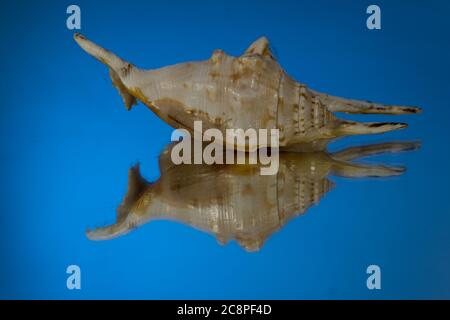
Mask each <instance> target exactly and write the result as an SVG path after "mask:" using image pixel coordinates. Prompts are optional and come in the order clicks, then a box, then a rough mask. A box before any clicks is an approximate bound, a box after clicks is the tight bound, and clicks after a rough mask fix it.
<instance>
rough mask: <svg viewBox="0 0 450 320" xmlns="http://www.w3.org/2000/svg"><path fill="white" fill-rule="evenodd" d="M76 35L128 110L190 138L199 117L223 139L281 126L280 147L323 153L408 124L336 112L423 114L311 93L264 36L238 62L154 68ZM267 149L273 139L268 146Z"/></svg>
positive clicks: (218, 55) (215, 58)
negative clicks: (334, 144)
mask: <svg viewBox="0 0 450 320" xmlns="http://www.w3.org/2000/svg"><path fill="white" fill-rule="evenodd" d="M74 38H75V40H76V42H77V43H78V44H79V45H80V46H81V47H82V48H83V49H84V50H85V51H87V52H88V53H89V54H91V55H92V56H94V57H95V58H96V59H98V60H100V61H101V62H102V63H104V64H105V65H106V66H108V67H109V70H110V76H111V79H112V82H113V84H114V86H115V87H116V88H117V89H118V90H119V92H120V94H121V96H122V99H123V101H124V103H125V106H126V108H127V109H128V110H129V109H131V107H132V106H133V105H135V104H136V103H137V100H139V101H141V102H142V103H144V104H145V105H146V106H147V107H148V108H150V109H151V110H152V111H153V112H154V113H156V114H157V115H158V116H159V117H160V118H161V119H162V120H163V121H165V122H166V123H168V124H169V125H171V126H172V127H174V128H183V129H187V130H189V131H190V132H191V133H193V131H194V121H199V120H201V121H202V129H203V130H206V129H209V128H216V129H219V130H220V131H221V132H222V134H223V136H224V137H226V133H225V131H226V129H243V130H247V129H250V128H252V129H255V130H258V129H269V130H270V129H279V147H280V148H282V149H287V150H295V151H317V150H324V149H325V148H326V145H327V143H328V142H329V141H331V140H332V139H335V138H338V137H342V136H348V135H356V134H370V133H382V132H386V131H391V130H397V129H401V128H404V127H406V124H404V123H392V122H389V123H378V122H368V123H359V122H354V121H348V120H340V119H338V118H336V117H335V116H334V114H333V112H345V113H364V114H411V113H418V112H420V109H419V108H416V107H403V106H387V105H382V104H378V103H372V102H368V101H359V100H350V99H344V98H339V97H334V96H331V95H327V94H323V93H319V92H316V91H313V90H311V89H309V88H307V86H306V85H304V84H301V83H299V82H296V81H295V80H294V79H292V78H291V77H290V76H289V75H287V74H286V72H285V71H284V70H283V69H282V68H281V66H280V65H279V64H278V62H277V61H276V60H275V59H274V57H273V55H272V53H271V51H270V49H269V42H268V40H267V39H266V38H265V37H262V38H260V39H258V40H256V41H255V42H254V43H253V44H251V45H250V47H249V48H248V49H247V50H246V51H245V52H244V54H243V55H241V56H239V57H233V56H230V55H228V54H226V53H224V52H223V51H222V50H215V51H214V52H213V54H212V56H211V57H210V58H209V59H208V60H205V61H199V62H187V63H180V64H176V65H173V66H168V67H164V68H160V69H156V70H142V69H139V68H137V67H135V66H134V65H132V64H131V63H128V62H126V61H124V60H122V59H121V58H119V57H117V56H116V55H114V54H113V53H111V52H110V51H108V50H105V49H103V48H101V47H100V46H98V45H96V44H95V43H93V42H91V41H89V40H87V39H86V38H85V37H84V36H82V35H80V34H75V36H74ZM200 134H201V132H200ZM269 145H270V141H269V142H268V144H266V145H264V146H269ZM264 146H263V145H259V146H258V147H264ZM236 147H242V146H239V145H236ZM244 147H245V146H244Z"/></svg>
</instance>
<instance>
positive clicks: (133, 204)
mask: <svg viewBox="0 0 450 320" xmlns="http://www.w3.org/2000/svg"><path fill="white" fill-rule="evenodd" d="M172 146H173V145H169V147H168V148H166V149H165V150H164V151H163V152H162V153H161V155H160V161H159V166H160V170H161V176H160V178H159V179H158V180H157V181H156V182H154V183H148V182H147V181H145V179H144V178H142V176H141V175H140V172H139V165H136V166H134V167H132V168H131V169H130V170H129V173H128V191H127V194H126V196H125V197H124V200H123V202H122V204H121V205H120V206H119V207H118V209H117V218H116V219H117V221H116V223H115V224H113V225H110V226H105V227H100V228H97V229H94V230H90V231H88V232H87V237H88V238H89V239H91V240H108V239H112V238H116V237H118V236H121V235H124V234H126V233H128V232H130V231H132V230H133V229H134V228H136V227H139V226H141V225H143V224H146V223H148V222H150V221H154V220H160V219H164V220H173V221H178V222H182V223H185V224H188V225H190V226H192V227H194V228H197V229H200V230H202V231H204V232H207V233H210V234H213V235H214V236H215V237H216V238H217V240H218V241H219V243H221V244H225V243H227V242H229V241H230V240H236V241H237V242H238V243H239V244H240V246H242V247H243V248H244V249H245V250H247V251H257V250H259V249H260V248H261V247H262V245H263V244H264V242H265V241H266V239H267V238H268V237H270V235H271V234H273V233H274V232H276V231H277V230H279V229H280V228H282V227H283V226H284V225H285V224H286V223H288V222H289V221H290V220H291V219H293V218H295V217H297V216H298V215H301V214H304V213H305V212H306V211H307V210H308V208H309V207H310V206H312V205H313V204H317V203H319V201H320V199H321V197H322V196H323V195H324V194H325V193H327V192H328V191H329V190H330V189H331V188H332V187H333V185H334V184H333V183H332V182H331V181H330V180H328V178H327V177H328V176H329V175H335V176H343V177H389V176H397V175H401V174H402V173H403V172H404V171H405V168H403V167H393V166H382V165H368V164H358V163H353V162H350V161H352V160H356V159H358V158H362V157H367V156H371V155H376V154H380V153H386V152H400V151H407V150H414V149H416V148H418V147H419V143H417V142H392V143H384V144H375V145H369V146H363V147H354V148H348V149H345V150H343V151H340V152H336V153H332V154H330V153H326V152H312V153H299V152H283V153H280V168H279V170H278V173H277V174H276V175H271V176H263V175H260V174H259V168H258V167H259V165H206V164H202V165H188V164H182V165H174V164H173V162H172V161H171V159H170V152H171V147H172ZM205 190H208V191H207V192H205Z"/></svg>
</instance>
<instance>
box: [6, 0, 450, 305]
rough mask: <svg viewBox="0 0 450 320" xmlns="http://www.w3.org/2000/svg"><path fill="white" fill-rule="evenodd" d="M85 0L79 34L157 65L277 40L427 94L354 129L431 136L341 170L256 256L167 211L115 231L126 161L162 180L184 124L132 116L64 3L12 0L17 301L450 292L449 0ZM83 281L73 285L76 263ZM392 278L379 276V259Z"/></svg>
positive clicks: (9, 71) (325, 76)
mask: <svg viewBox="0 0 450 320" xmlns="http://www.w3.org/2000/svg"><path fill="white" fill-rule="evenodd" d="M375 3H376V4H377V5H379V6H380V7H381V10H382V30H380V31H370V30H368V29H367V28H366V18H367V16H368V15H367V14H366V13H365V11H366V8H367V6H368V5H370V4H372V1H370V2H369V1H359V2H357V1H339V2H338V1H281V0H277V1H195V2H188V1H131V0H128V1H76V2H75V4H77V5H79V6H80V7H81V12H82V29H81V33H83V34H84V35H86V36H87V37H88V38H90V39H93V40H94V41H95V42H97V43H99V44H101V45H103V46H105V47H107V48H109V49H111V50H112V51H113V52H115V53H117V54H118V55H120V56H121V57H124V58H125V59H127V60H129V61H131V62H133V63H134V64H136V65H138V66H141V67H146V68H156V67H161V66H165V65H170V64H174V63H177V62H183V61H190V60H202V59H207V58H208V57H209V56H210V54H211V52H212V51H213V50H214V49H216V48H221V49H223V50H225V51H226V52H227V53H229V54H233V55H239V54H240V53H241V52H243V50H244V49H245V48H246V47H247V46H248V45H249V44H250V43H251V42H252V41H253V40H255V39H256V38H257V37H259V36H262V35H266V36H267V37H268V38H269V39H270V40H271V43H272V46H273V47H274V48H275V50H276V56H277V57H278V59H279V61H280V63H281V65H282V66H283V67H284V68H285V70H287V72H288V73H289V74H290V75H292V76H293V77H294V78H296V79H297V80H299V81H301V82H304V83H306V84H308V85H309V86H310V87H311V88H313V89H316V90H319V91H323V92H327V93H330V94H335V95H340V96H347V97H353V98H361V99H370V100H374V101H380V102H386V103H399V104H405V105H419V106H421V107H423V109H424V113H423V114H421V115H419V116H397V117H388V116H353V117H349V118H351V119H359V120H362V121H364V120H365V121H371V120H373V121H381V120H384V121H406V122H408V123H409V124H410V127H409V128H408V129H407V130H402V131H398V132H393V133H389V134H386V135H383V136H370V137H369V136H363V137H355V138H348V139H345V140H340V141H338V142H336V143H333V144H332V145H331V146H330V149H331V150H335V149H338V148H340V147H344V146H347V145H354V144H360V143H366V142H374V141H385V140H399V139H401V140H415V139H420V140H422V142H423V146H422V148H421V150H419V151H416V152H410V153H403V154H396V155H386V156H380V157H377V159H376V160H379V161H381V162H388V163H391V164H398V163H400V164H404V165H406V166H407V167H408V171H407V172H406V174H404V175H403V176H401V177H397V178H390V179H381V180H380V179H361V180H355V179H344V178H332V180H333V181H334V182H335V183H336V185H337V186H336V188H335V189H333V190H332V191H331V192H329V193H328V194H327V195H326V196H325V197H324V198H323V200H322V201H321V203H320V204H319V205H318V206H314V207H312V208H311V209H310V210H309V211H308V212H307V213H306V214H305V215H304V216H301V217H299V218H297V219H295V220H293V221H291V222H290V223H289V224H287V225H286V226H285V227H284V228H283V229H281V230H280V231H279V232H277V233H276V234H274V235H273V236H272V237H271V238H270V239H269V240H268V241H267V243H266V244H265V246H264V247H263V248H262V249H261V251H259V252H257V253H247V252H245V251H244V250H242V249H241V248H240V247H239V246H238V245H237V244H236V243H234V242H233V243H231V244H229V245H227V246H220V245H218V244H217V242H216V240H215V239H214V238H213V237H211V236H210V235H208V234H205V233H203V232H200V231H197V230H195V229H193V228H191V227H189V226H186V225H182V224H179V223H174V222H166V221H158V222H154V223H150V224H147V225H145V226H143V227H142V228H140V229H137V230H136V231H134V232H133V233H131V234H129V235H127V236H124V237H121V238H118V239H115V240H112V241H105V242H92V241H89V240H88V239H87V238H86V237H85V230H86V228H87V227H94V226H100V225H103V224H109V223H112V222H113V221H114V220H115V208H116V206H117V205H118V204H119V203H120V201H121V199H122V196H123V195H124V193H125V191H126V185H127V170H128V168H129V167H130V166H131V165H132V164H134V163H135V162H137V161H140V162H141V168H142V172H143V175H144V176H145V177H146V178H147V179H148V180H155V179H157V178H158V176H159V170H158V166H157V158H158V154H159V152H160V151H161V150H162V149H163V148H164V146H165V145H166V144H167V143H168V142H169V140H170V134H171V132H172V129H171V128H170V127H169V126H167V125H166V124H165V123H163V122H162V121H161V120H159V119H158V118H157V117H156V116H155V115H154V114H153V113H152V112H150V111H149V110H147V109H146V108H145V107H143V106H142V105H139V106H138V107H135V108H134V109H133V110H132V111H131V112H127V111H126V110H125V108H124V106H123V103H122V101H121V99H120V97H119V95H118V94H117V92H116V90H115V88H113V87H112V85H111V82H110V79H109V76H108V72H107V69H106V68H105V67H104V66H103V65H101V64H100V63H98V62H97V61H95V60H94V59H92V58H91V57H89V56H88V55H87V54H86V53H84V52H83V51H82V50H81V49H80V48H79V47H78V46H77V44H76V43H75V42H74V41H73V38H72V35H73V31H71V30H68V29H67V28H66V18H67V14H66V8H67V6H68V5H70V4H72V3H71V2H66V1H8V2H4V3H2V5H1V10H0V32H1V38H0V48H1V59H0V67H1V70H2V72H1V78H0V99H1V100H0V101H1V106H0V107H1V108H0V115H1V117H0V122H1V123H0V144H1V148H0V153H1V166H0V172H1V177H2V183H1V184H0V188H1V192H0V195H1V202H0V205H1V207H0V209H1V210H0V212H1V213H0V217H1V218H0V219H1V221H0V235H1V242H0V245H1V248H0V254H1V256H0V257H1V265H0V297H1V298H33V299H38V298H57V299H79V298H89V299H90V298H161V299H168V298H181V299H184V298H212V299H214V298H269V299H270V298H274V299H278V298H288V299H294V298H320V299H322V298H369V299H372V298H387V299H390V298H450V272H449V270H450V250H449V244H450V235H449V226H450V211H449V208H450V206H449V187H448V181H449V178H450V175H449V163H450V161H449V160H450V147H449V142H448V138H449V137H450V135H449V134H450V125H449V120H450V105H449V101H450V90H449V84H450V80H449V79H450V78H449V74H450V59H449V57H450V41H449V34H450V32H449V30H450V19H448V14H449V12H450V3H449V2H448V1H441V2H437V1H427V2H424V1H379V0H377V1H375ZM71 264H77V265H79V266H80V267H81V270H82V289H81V290H79V291H77V290H73V291H70V290H68V289H67V288H66V278H67V274H66V272H65V271H66V267H67V266H68V265H71ZM370 264H377V265H379V266H380V267H381V270H382V290H379V291H377V290H374V291H369V290H368V289H367V288H366V278H367V275H366V268H367V266H368V265H370Z"/></svg>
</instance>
